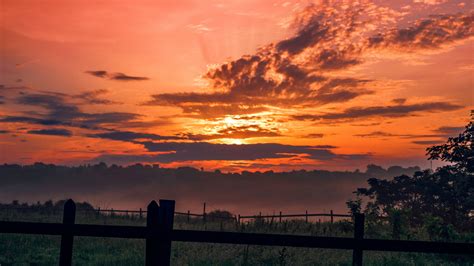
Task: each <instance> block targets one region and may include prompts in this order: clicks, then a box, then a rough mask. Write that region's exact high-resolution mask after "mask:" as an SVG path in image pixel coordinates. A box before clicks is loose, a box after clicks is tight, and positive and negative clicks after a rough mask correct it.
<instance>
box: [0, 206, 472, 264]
mask: <svg viewBox="0 0 474 266" xmlns="http://www.w3.org/2000/svg"><path fill="white" fill-rule="evenodd" d="M174 206H175V202H174V201H172V200H160V201H159V205H158V204H157V203H156V202H155V201H152V202H151V203H150V204H149V205H148V209H147V211H148V215H147V225H146V226H118V225H90V224H74V218H75V204H74V202H73V201H72V200H68V201H67V202H66V204H65V208H64V213H63V223H33V222H11V221H0V233H14V234H41V235H60V236H61V249H60V258H59V265H61V266H63V265H64V266H66V265H71V264H72V249H73V240H74V236H89V237H113V238H136V239H146V254H145V264H146V265H170V254H171V242H172V241H182V242H199V243H226V244H245V245H266V246H291V247H306V248H328V249H346V250H347V249H348V250H353V265H362V262H363V260H362V258H363V251H364V250H375V251H398V252H400V251H401V252H424V253H445V254H467V255H472V254H474V243H443V242H427V241H405V240H381V239H364V215H363V214H356V216H355V217H354V238H344V237H315V236H297V235H280V234H254V233H239V232H214V231H195V230H174V229H173V217H174Z"/></svg>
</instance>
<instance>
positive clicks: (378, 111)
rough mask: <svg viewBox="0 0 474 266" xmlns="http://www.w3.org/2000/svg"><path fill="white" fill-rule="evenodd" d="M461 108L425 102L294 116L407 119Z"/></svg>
mask: <svg viewBox="0 0 474 266" xmlns="http://www.w3.org/2000/svg"><path fill="white" fill-rule="evenodd" d="M462 108H463V106H461V105H457V104H453V103H447V102H425V103H414V104H399V105H388V106H370V107H351V108H347V109H345V110H343V111H342V112H335V113H325V114H317V115H313V114H305V115H295V116H293V119H296V120H310V121H332V122H334V121H350V120H355V119H360V118H367V117H391V118H397V117H407V116H412V115H415V114H418V113H422V112H427V113H434V112H445V111H454V110H459V109H462Z"/></svg>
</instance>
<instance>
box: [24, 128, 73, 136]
mask: <svg viewBox="0 0 474 266" xmlns="http://www.w3.org/2000/svg"><path fill="white" fill-rule="evenodd" d="M28 134H36V135H50V136H63V137H70V136H72V132H71V131H69V130H67V129H39V130H29V131H28Z"/></svg>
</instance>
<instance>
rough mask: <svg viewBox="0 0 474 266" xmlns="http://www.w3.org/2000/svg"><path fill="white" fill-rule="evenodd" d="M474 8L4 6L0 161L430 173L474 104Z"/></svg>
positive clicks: (13, 0) (412, 4) (18, 0)
mask: <svg viewBox="0 0 474 266" xmlns="http://www.w3.org/2000/svg"><path fill="white" fill-rule="evenodd" d="M472 3H473V2H472V1H462V0H461V1H457V0H456V1H454V0H453V1H451V0H396V1H386V0H385V1H382V0H378V1H309V0H308V1H276V0H273V1H266V0H265V1H264V0H261V1H256V0H255V1H249V0H239V1H236V0H229V1H222V0H209V1H194V0H182V1H145V0H141V1H125V0H123V1H85V0H83V1H60V0H43V1H25V0H0V84H1V85H0V86H1V87H0V145H1V148H0V162H1V163H20V164H29V163H34V162H38V161H41V162H46V163H56V164H67V165H77V164H85V163H96V162H100V161H104V162H106V163H109V164H111V163H116V164H123V165H128V164H132V163H154V164H155V163H156V164H160V165H163V166H167V167H177V166H194V167H204V168H205V169H221V170H224V171H241V170H250V171H254V170H275V171H284V170H292V169H338V170H346V169H347V170H353V169H356V168H361V169H362V168H364V167H365V165H367V164H368V163H376V164H380V165H383V166H389V165H402V166H411V165H419V166H421V167H427V166H429V163H428V162H427V161H426V156H425V148H426V147H428V146H430V145H433V144H438V143H441V142H444V141H445V139H446V138H447V137H448V136H452V135H455V134H457V133H459V132H460V131H462V129H463V127H464V126H465V124H466V123H467V121H468V119H469V114H470V110H472V109H474V89H473V85H474V84H473V79H474V42H473V40H474V38H473V36H474V26H473V24H474V23H473V22H474V6H473V4H472Z"/></svg>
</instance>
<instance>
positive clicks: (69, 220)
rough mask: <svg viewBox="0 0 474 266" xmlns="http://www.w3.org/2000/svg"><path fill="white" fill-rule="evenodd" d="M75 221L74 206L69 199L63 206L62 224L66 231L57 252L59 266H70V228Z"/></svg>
mask: <svg viewBox="0 0 474 266" xmlns="http://www.w3.org/2000/svg"><path fill="white" fill-rule="evenodd" d="M75 220H76V204H75V203H74V201H73V200H72V199H69V200H67V201H66V203H65V204H64V212H63V224H64V226H65V229H66V231H65V232H64V233H63V234H62V236H61V250H60V251H59V265H60V266H70V265H72V247H73V240H74V235H73V234H72V226H73V225H74V222H75Z"/></svg>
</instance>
